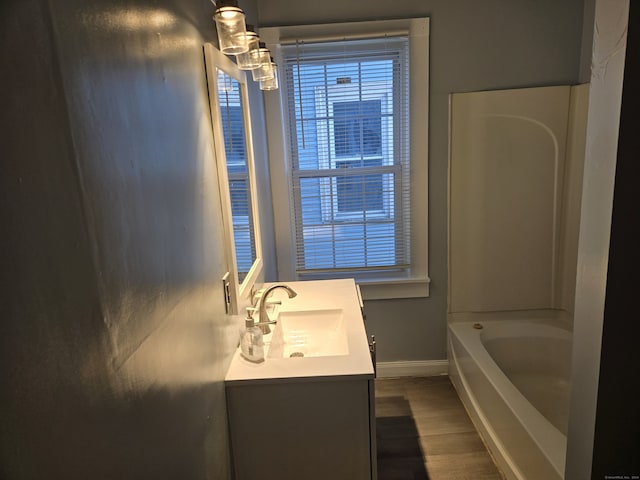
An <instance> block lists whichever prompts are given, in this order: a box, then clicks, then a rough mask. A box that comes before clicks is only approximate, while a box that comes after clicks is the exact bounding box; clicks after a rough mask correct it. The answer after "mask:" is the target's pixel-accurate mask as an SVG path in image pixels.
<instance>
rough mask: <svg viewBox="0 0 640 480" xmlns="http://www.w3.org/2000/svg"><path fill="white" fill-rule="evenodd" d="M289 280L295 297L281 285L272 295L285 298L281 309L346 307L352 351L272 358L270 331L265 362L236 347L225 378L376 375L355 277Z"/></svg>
mask: <svg viewBox="0 0 640 480" xmlns="http://www.w3.org/2000/svg"><path fill="white" fill-rule="evenodd" d="M286 284H287V285H288V286H290V287H291V288H293V289H294V290H295V291H296V292H297V294H298V295H297V296H296V297H294V298H287V294H286V292H285V291H283V290H282V289H277V290H274V291H273V293H272V295H270V297H269V298H274V299H279V300H282V305H281V306H280V307H279V310H280V312H281V313H282V312H295V311H302V310H310V309H324V308H340V309H342V310H343V314H344V321H345V328H346V332H347V341H348V345H349V354H348V355H339V356H325V357H302V358H269V357H268V348H269V344H270V342H271V336H272V334H269V335H265V337H264V341H265V355H266V358H265V360H264V362H261V363H252V362H250V361H248V360H246V359H244V358H243V357H242V356H241V355H240V349H239V348H238V349H236V352H235V353H234V356H233V359H232V361H231V365H230V367H229V371H228V372H227V376H226V378H225V382H226V383H234V382H246V383H255V382H263V381H272V382H273V381H281V380H285V379H286V380H287V381H288V380H290V379H297V380H303V379H309V378H318V377H341V376H353V375H363V376H367V377H370V378H373V375H374V372H373V365H372V363H371V356H370V353H369V344H368V341H367V333H366V331H365V328H364V323H363V321H362V314H361V311H360V301H359V297H358V292H357V289H356V284H355V282H354V280H353V279H338V280H313V281H303V282H287V283H286ZM268 285H269V284H266V285H265V286H268ZM273 327H274V326H272V330H273Z"/></svg>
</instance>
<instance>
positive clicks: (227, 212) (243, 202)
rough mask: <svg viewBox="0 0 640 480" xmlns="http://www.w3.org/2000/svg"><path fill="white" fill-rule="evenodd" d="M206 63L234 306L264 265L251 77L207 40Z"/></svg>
mask: <svg viewBox="0 0 640 480" xmlns="http://www.w3.org/2000/svg"><path fill="white" fill-rule="evenodd" d="M204 52H205V64H206V70H207V83H208V87H209V102H210V106H211V119H212V126H213V137H214V142H215V151H216V158H217V165H218V177H219V181H220V192H221V195H222V197H223V198H222V205H223V219H224V223H225V230H226V237H227V245H226V246H225V248H226V253H227V258H228V260H229V263H230V265H231V270H232V271H231V272H230V273H231V275H230V282H229V283H230V285H229V286H230V288H229V290H230V297H231V298H230V303H231V311H232V312H233V313H237V312H238V309H239V307H238V303H239V301H240V299H242V298H244V297H248V295H249V292H250V291H251V287H252V286H253V284H254V283H255V281H256V278H257V277H258V275H259V274H260V272H261V270H262V258H261V256H262V255H261V248H260V236H259V232H258V228H257V226H258V211H257V205H256V190H255V188H256V186H255V185H256V184H255V174H254V164H253V140H252V137H251V124H250V116H249V115H250V114H249V99H248V94H247V84H246V76H245V74H244V72H242V71H241V70H240V69H239V68H238V67H237V66H236V64H235V63H233V62H232V61H231V60H230V59H228V58H227V57H226V56H225V55H223V54H222V53H221V52H220V51H219V50H217V49H215V48H214V47H213V45H211V44H205V49H204Z"/></svg>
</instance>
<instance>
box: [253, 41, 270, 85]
mask: <svg viewBox="0 0 640 480" xmlns="http://www.w3.org/2000/svg"><path fill="white" fill-rule="evenodd" d="M259 47H260V48H258V53H257V55H258V59H259V60H260V66H259V67H258V68H255V69H253V70H251V75H252V76H253V81H254V82H260V81H262V80H268V79H270V78H273V75H274V73H273V67H272V66H271V52H269V49H268V48H267V46H266V45H265V44H264V42H260V44H259Z"/></svg>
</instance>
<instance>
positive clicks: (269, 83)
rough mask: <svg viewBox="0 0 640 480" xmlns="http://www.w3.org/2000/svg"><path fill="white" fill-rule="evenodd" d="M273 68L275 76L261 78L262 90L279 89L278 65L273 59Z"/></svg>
mask: <svg viewBox="0 0 640 480" xmlns="http://www.w3.org/2000/svg"><path fill="white" fill-rule="evenodd" d="M271 70H272V71H273V77H271V78H266V79H264V80H260V90H277V89H278V66H277V65H276V64H275V63H274V62H273V59H271Z"/></svg>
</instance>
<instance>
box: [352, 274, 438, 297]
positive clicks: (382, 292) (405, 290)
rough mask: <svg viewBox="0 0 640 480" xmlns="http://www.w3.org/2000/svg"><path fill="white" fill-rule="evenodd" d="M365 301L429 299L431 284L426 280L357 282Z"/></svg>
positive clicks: (362, 280)
mask: <svg viewBox="0 0 640 480" xmlns="http://www.w3.org/2000/svg"><path fill="white" fill-rule="evenodd" d="M356 281H357V283H358V285H359V286H360V292H361V294H362V299H363V300H392V299H398V298H427V297H429V283H430V282H431V280H430V279H429V278H428V277H426V278H415V279H388V280H380V279H376V280H366V279H358V280H356Z"/></svg>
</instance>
